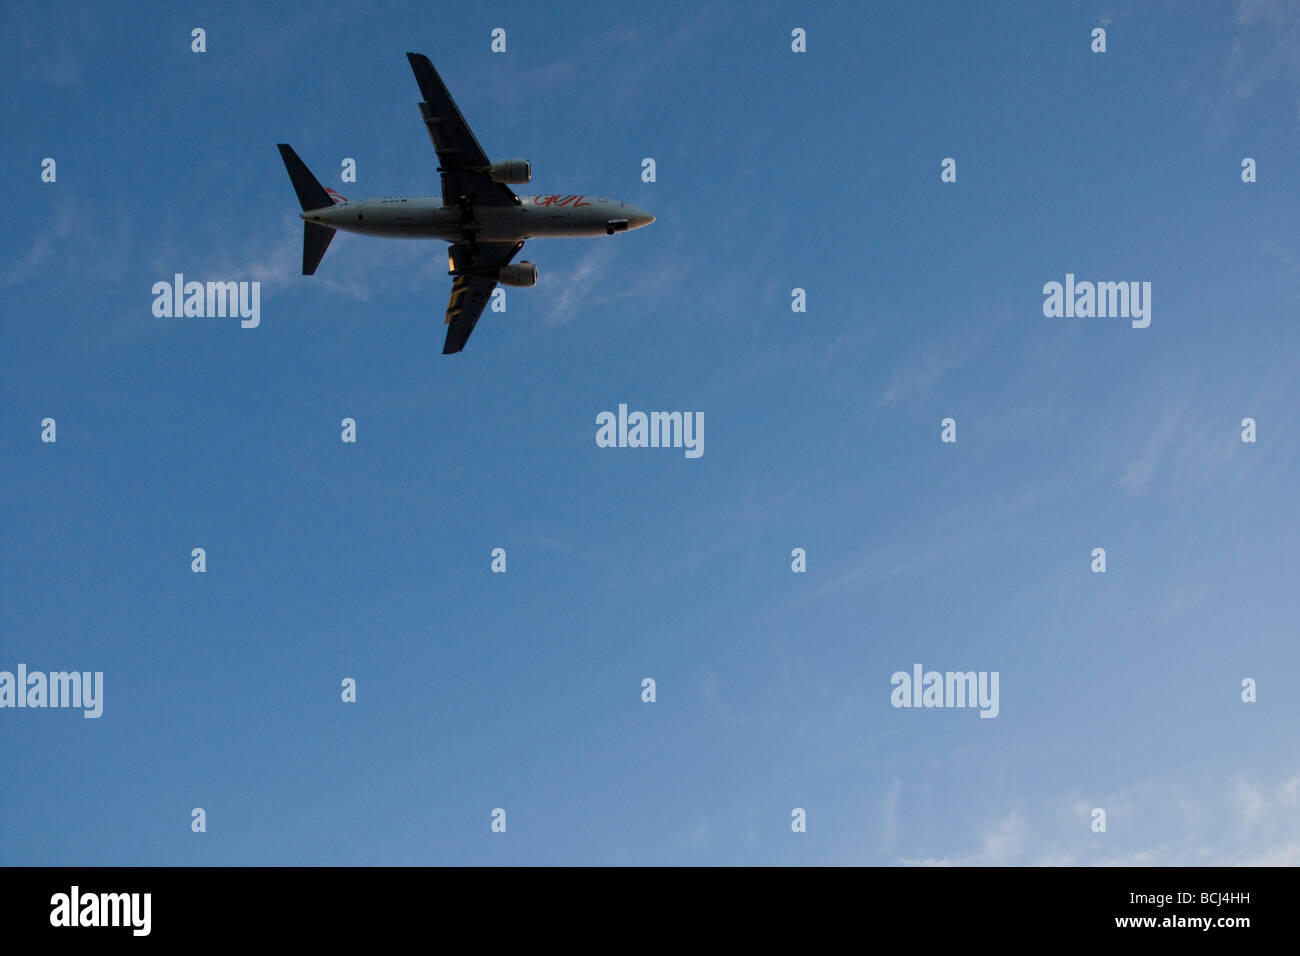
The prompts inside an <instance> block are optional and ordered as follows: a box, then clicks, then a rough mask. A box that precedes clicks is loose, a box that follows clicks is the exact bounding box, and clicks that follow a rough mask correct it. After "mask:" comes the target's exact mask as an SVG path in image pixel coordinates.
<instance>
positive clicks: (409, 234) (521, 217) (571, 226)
mask: <svg viewBox="0 0 1300 956" xmlns="http://www.w3.org/2000/svg"><path fill="white" fill-rule="evenodd" d="M463 217H464V213H463V212H462V210H461V209H460V208H459V207H457V206H445V205H443V202H442V199H441V198H439V197H437V196H391V197H385V198H382V199H358V200H355V201H345V202H340V203H337V204H335V205H333V206H326V207H325V208H323V209H311V210H308V211H306V212H304V213H302V218H303V219H305V220H307V221H308V222H316V223H320V224H321V225H322V226H329V227H331V228H333V229H342V230H344V231H346V232H356V233H361V234H362V235H367V236H384V237H386V238H389V239H442V240H445V241H446V242H460V241H462V240H463V239H464V238H465V236H466V232H467V230H468V231H469V232H470V233H472V234H473V235H474V236H475V238H477V239H478V241H480V242H509V241H520V240H524V239H531V238H534V237H536V238H542V237H545V238H564V237H578V236H599V235H602V234H608V235H613V234H614V233H616V232H625V231H628V230H632V229H639V228H641V227H642V226H648V225H649V224H650V223H652V222H654V216H652V215H650V214H649V213H648V212H646V211H645V210H643V209H638V208H637V207H636V206H632V205H629V204H628V203H623V202H619V201H618V200H617V199H605V198H603V197H600V196H585V195H575V194H572V193H568V194H557V195H551V196H520V197H519V205H517V206H475V208H474V215H473V221H472V222H470V223H467V222H466V221H465V220H464V218H463Z"/></svg>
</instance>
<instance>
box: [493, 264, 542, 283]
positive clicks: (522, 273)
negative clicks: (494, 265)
mask: <svg viewBox="0 0 1300 956" xmlns="http://www.w3.org/2000/svg"><path fill="white" fill-rule="evenodd" d="M497 281H498V282H500V283H501V284H502V285H521V286H530V285H537V266H535V265H533V264H532V263H531V262H518V263H515V264H514V265H512V266H502V267H501V269H500V271H499V272H497Z"/></svg>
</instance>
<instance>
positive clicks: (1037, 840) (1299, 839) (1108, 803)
mask: <svg viewBox="0 0 1300 956" xmlns="http://www.w3.org/2000/svg"><path fill="white" fill-rule="evenodd" d="M1059 805H1062V806H1067V807H1068V808H1069V809H1068V812H1067V813H1065V814H1063V815H1060V816H1058V817H1057V818H1056V819H1054V820H1048V819H1038V820H1035V819H1032V818H1031V816H1030V815H1029V814H1027V813H1026V812H1025V811H1024V809H1022V808H1018V809H1014V810H1011V811H1010V812H1008V813H1006V814H1005V815H1002V816H999V817H996V818H994V819H992V820H990V821H989V822H988V823H987V824H986V826H985V827H984V829H983V831H982V832H981V833H980V834H979V835H978V836H977V837H976V841H975V842H976V846H975V847H974V848H973V849H972V850H970V852H967V853H957V854H951V855H947V856H941V857H906V856H904V857H899V858H898V860H897V862H898V863H899V864H902V865H905V866H1044V865H1070V864H1084V865H1092V866H1296V865H1300V771H1296V772H1293V773H1292V774H1291V775H1290V776H1288V777H1284V778H1283V779H1281V780H1277V781H1274V782H1265V781H1261V780H1258V779H1249V780H1247V779H1240V778H1238V779H1234V780H1230V781H1227V782H1226V783H1224V784H1221V786H1220V789H1218V790H1217V791H1214V792H1210V793H1208V794H1206V795H1204V796H1203V797H1195V796H1191V795H1189V794H1188V793H1187V792H1186V790H1185V784H1184V783H1181V782H1179V781H1144V782H1142V783H1140V784H1138V785H1135V786H1134V787H1132V788H1129V789H1128V790H1126V791H1124V792H1121V793H1118V794H1115V795H1113V796H1110V797H1107V798H1106V799H1104V800H1100V801H1099V803H1098V805H1099V806H1102V807H1103V808H1104V809H1106V811H1107V813H1108V828H1107V832H1105V833H1093V832H1092V831H1091V827H1090V821H1091V810H1092V806H1093V804H1092V802H1091V801H1088V800H1079V799H1074V800H1063V801H1061V802H1060V804H1059ZM1171 816H1172V817H1173V818H1174V820H1175V825H1181V826H1183V828H1184V829H1185V831H1186V833H1187V834H1188V835H1186V836H1183V837H1175V838H1164V839H1161V840H1160V841H1158V842H1155V843H1153V844H1151V845H1150V846H1140V845H1139V846H1134V845H1133V844H1134V843H1138V842H1139V841H1141V840H1142V838H1143V835H1144V834H1146V833H1148V832H1152V831H1153V830H1155V829H1156V828H1157V825H1158V824H1164V825H1166V826H1167V824H1168V821H1169V818H1170V817H1171ZM1059 824H1064V825H1065V826H1066V827H1068V828H1069V829H1070V830H1072V831H1073V832H1072V833H1071V834H1070V835H1069V836H1066V835H1063V834H1062V833H1061V829H1060V826H1059ZM1117 824H1118V826H1117ZM1121 832H1122V833H1123V834H1125V835H1124V836H1121V835H1120V834H1121ZM1114 844H1122V845H1121V846H1118V847H1114V848H1112V847H1113V845H1114Z"/></svg>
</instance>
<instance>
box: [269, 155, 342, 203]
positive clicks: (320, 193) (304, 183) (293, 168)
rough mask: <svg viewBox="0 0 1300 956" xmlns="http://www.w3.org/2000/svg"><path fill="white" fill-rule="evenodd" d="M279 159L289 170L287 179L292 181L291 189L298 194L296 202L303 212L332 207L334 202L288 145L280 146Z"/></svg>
mask: <svg viewBox="0 0 1300 956" xmlns="http://www.w3.org/2000/svg"><path fill="white" fill-rule="evenodd" d="M280 158H281V159H283V160H284V168H285V169H287V170H289V179H290V180H292V181H293V189H294V192H296V193H297V194H298V202H300V203H302V211H303V212H309V211H310V210H312V209H323V208H324V207H325V206H332V205H334V200H333V199H332V198H330V194H329V193H327V192H326V191H325V187H324V186H322V185H321V184H320V182H319V181H318V180H317V179H316V177H315V176H313V175H312V174H311V170H310V169H308V168H307V165H306V164H305V163H304V162H303V161H302V160H301V159H299V158H298V154H297V153H295V152H294V151H293V147H292V146H290V145H289V144H288V143H281V144H280Z"/></svg>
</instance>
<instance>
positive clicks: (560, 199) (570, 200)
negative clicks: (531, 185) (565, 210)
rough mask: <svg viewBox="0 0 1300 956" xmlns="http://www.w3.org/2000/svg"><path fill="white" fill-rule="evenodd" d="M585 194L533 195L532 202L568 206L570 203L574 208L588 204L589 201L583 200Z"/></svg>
mask: <svg viewBox="0 0 1300 956" xmlns="http://www.w3.org/2000/svg"><path fill="white" fill-rule="evenodd" d="M584 198H586V197H585V196H534V197H533V204H534V205H537V206H568V205H570V204H572V206H573V208H574V209H577V208H578V207H579V206H590V205H591V203H589V202H583V201H582V200H583V199H584Z"/></svg>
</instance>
